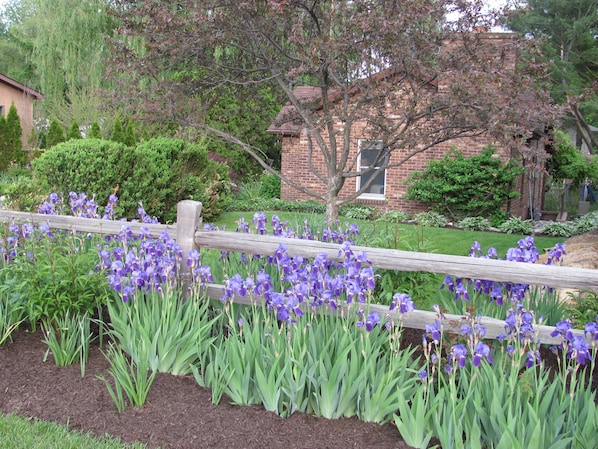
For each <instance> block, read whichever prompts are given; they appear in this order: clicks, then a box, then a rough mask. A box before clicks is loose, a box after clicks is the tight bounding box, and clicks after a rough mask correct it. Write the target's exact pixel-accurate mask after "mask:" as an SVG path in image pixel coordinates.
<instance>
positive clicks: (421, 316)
mask: <svg viewBox="0 0 598 449" xmlns="http://www.w3.org/2000/svg"><path fill="white" fill-rule="evenodd" d="M0 222H16V223H26V222H28V223H33V224H36V223H37V224H39V223H48V224H49V226H50V227H51V228H55V229H67V230H71V231H76V232H86V233H96V234H105V235H113V234H118V233H119V232H120V230H121V229H122V227H123V225H125V224H126V225H128V226H129V227H130V228H131V231H132V232H133V233H138V232H139V231H140V228H141V227H146V228H149V230H150V232H151V233H152V235H156V236H157V235H158V234H160V233H161V232H163V231H165V230H166V231H169V233H170V235H171V236H172V237H173V238H174V239H175V240H176V241H177V243H178V244H179V246H181V248H182V250H183V254H185V255H186V254H187V253H188V252H189V251H190V250H191V249H193V248H196V249H200V248H205V249H216V250H225V251H239V252H244V253H246V254H262V255H263V254H273V253H274V252H275V251H276V250H277V248H278V246H279V245H280V244H281V243H284V244H285V245H286V247H287V249H288V252H289V255H290V256H295V255H299V256H302V257H309V258H313V257H315V256H317V255H318V254H321V253H326V254H327V256H328V258H329V259H332V260H340V258H339V249H340V245H338V244H333V243H323V242H319V241H314V240H302V239H288V238H283V237H272V236H263V235H254V234H242V233H236V232H225V231H205V230H203V229H202V228H201V203H199V202H197V201H191V200H185V201H181V202H180V203H179V204H178V206H177V222H176V224H172V225H152V224H149V225H148V224H144V223H135V222H123V221H109V220H95V219H88V218H77V217H68V216H60V215H42V214H32V213H25V212H15V211H10V210H2V209H0ZM173 234H174V235H173ZM352 250H353V251H354V252H361V251H364V252H366V253H367V257H368V260H369V261H370V262H371V263H372V265H373V266H374V267H375V268H384V269H390V270H398V271H409V272H412V271H426V272H431V273H441V274H448V275H452V276H459V277H465V278H472V279H487V280H492V281H503V282H505V281H510V282H516V283H525V284H530V285H538V286H546V285H549V286H551V287H554V288H573V289H578V290H594V291H598V270H592V269H585V268H571V267H562V266H555V265H541V264H530V263H520V262H509V261H504V260H491V259H479V258H473V257H463V256H452V255H445V254H428V253H420V252H413V251H401V250H389V249H381V248H370V247H361V246H353V247H352ZM223 288H224V286H223V285H217V284H212V285H209V286H208V292H207V294H208V296H209V297H210V298H213V299H218V298H220V297H221V296H222V294H223ZM235 301H237V302H240V303H247V304H249V303H251V301H252V299H250V298H236V299H235ZM370 311H376V312H378V313H379V314H380V316H381V317H384V316H390V317H391V318H393V319H395V320H396V319H398V318H399V314H398V312H397V311H396V310H395V311H390V310H389V308H388V306H384V305H380V304H372V305H371V307H370ZM435 319H436V314H435V313H434V312H432V311H423V310H415V311H413V312H410V313H407V314H404V315H403V316H402V317H401V320H402V323H403V326H405V327H409V328H414V329H425V327H426V324H432V323H433V322H434V320H435ZM462 322H463V316H461V315H453V314H446V315H445V316H444V318H443V325H444V328H445V329H446V330H448V331H449V332H453V333H458V332H459V330H460V327H461V324H462ZM481 324H483V325H485V326H486V327H487V334H486V337H487V338H496V336H497V335H499V334H501V333H504V331H505V329H504V325H505V323H504V321H502V320H498V319H495V318H491V317H482V320H481ZM536 328H537V329H538V338H539V340H540V341H541V342H542V343H543V344H558V343H559V342H560V338H559V337H557V338H554V337H551V335H550V334H551V332H552V331H553V330H554V329H555V328H554V327H552V326H536ZM574 334H578V335H583V331H582V330H575V331H574Z"/></svg>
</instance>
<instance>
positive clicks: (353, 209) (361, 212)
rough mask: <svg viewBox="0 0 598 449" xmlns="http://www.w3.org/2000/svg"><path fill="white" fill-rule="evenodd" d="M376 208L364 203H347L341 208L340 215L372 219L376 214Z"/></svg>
mask: <svg viewBox="0 0 598 449" xmlns="http://www.w3.org/2000/svg"><path fill="white" fill-rule="evenodd" d="M376 212H377V211H376V208H375V207H371V206H364V205H362V204H345V205H343V206H341V207H340V208H339V215H342V216H343V217H347V218H352V219H353V220H371V219H373V218H375V216H376Z"/></svg>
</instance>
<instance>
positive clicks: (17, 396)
mask: <svg viewBox="0 0 598 449" xmlns="http://www.w3.org/2000/svg"><path fill="white" fill-rule="evenodd" d="M421 336H422V331H419V330H409V329H405V332H404V335H403V337H404V342H403V345H407V344H409V343H413V344H415V345H418V344H419V343H421ZM42 338H43V336H42V334H41V333H40V332H39V331H38V332H30V331H27V330H23V329H19V330H18V331H17V332H16V333H15V334H14V335H13V340H14V341H13V342H8V343H5V344H4V345H3V346H0V411H1V412H5V413H15V414H18V415H20V416H24V417H35V418H39V419H43V420H46V421H55V422H59V423H62V424H67V425H68V426H69V428H70V429H77V430H80V431H82V432H84V433H86V432H92V433H93V434H95V435H103V434H106V433H108V434H110V435H113V436H118V437H120V438H121V439H122V440H123V441H126V442H131V441H141V442H143V443H146V444H147V445H148V447H149V448H155V447H161V448H163V449H167V448H171V449H174V448H177V449H187V448H189V449H191V448H194V449H195V448H201V449H204V448H222V449H224V448H227V449H228V448H233V447H234V448H245V449H252V448H256V449H258V448H259V449H264V448H268V449H277V448H284V449H298V448H305V449H307V448H310V449H324V448H328V449H336V448H338V449H341V448H342V449H345V448H361V449H374V448H376V449H379V448H389V449H391V448H392V449H406V448H409V446H407V445H406V444H405V443H404V442H403V441H402V440H401V437H400V435H399V432H398V430H397V429H396V427H395V426H394V425H393V424H386V425H383V426H380V425H377V424H372V423H364V422H361V421H359V420H358V419H357V418H343V419H338V420H328V419H324V418H317V417H315V416H312V415H305V414H301V413H295V414H294V415H292V416H291V417H290V418H287V419H283V418H280V417H278V416H276V415H275V414H273V413H270V412H267V411H265V410H264V409H263V408H262V407H260V406H250V407H241V406H233V405H230V404H228V403H227V402H226V398H223V400H222V401H221V403H220V404H219V405H213V404H212V402H211V395H210V391H209V390H208V389H205V388H200V387H199V386H198V385H197V383H196V382H195V380H194V379H193V377H192V376H185V377H177V376H171V375H168V374H158V375H157V376H156V379H155V381H154V384H153V385H152V388H151V391H150V394H149V397H148V401H147V403H146V404H145V405H144V406H143V407H141V408H131V407H128V408H127V409H125V411H124V412H122V413H121V414H118V413H117V412H116V408H115V406H114V404H113V402H112V399H111V398H110V395H109V394H108V391H107V390H106V386H105V385H104V383H103V381H101V380H99V379H98V378H97V377H96V376H97V375H104V376H106V377H109V375H108V373H107V368H108V363H107V361H106V359H105V357H104V356H103V355H102V354H101V352H100V349H99V347H98V346H97V344H96V345H92V348H91V351H90V357H89V362H88V365H87V369H86V373H85V377H83V378H82V377H81V372H80V367H79V365H73V366H68V367H57V366H55V365H54V363H53V361H52V358H51V357H49V360H48V362H46V363H44V362H43V357H44V353H45V351H46V345H45V344H44V343H42V341H41V340H42ZM542 357H543V359H544V363H545V364H546V365H547V366H549V367H552V368H556V366H557V365H556V358H555V357H554V355H553V354H552V353H551V352H550V351H549V350H547V349H546V350H544V349H543V350H542ZM596 371H598V370H596ZM593 384H594V387H596V386H597V385H598V373H597V372H594V373H593Z"/></svg>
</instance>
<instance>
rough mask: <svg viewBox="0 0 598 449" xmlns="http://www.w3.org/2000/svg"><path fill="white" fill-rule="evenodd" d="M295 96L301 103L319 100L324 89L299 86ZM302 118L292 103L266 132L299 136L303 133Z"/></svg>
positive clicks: (284, 108)
mask: <svg viewBox="0 0 598 449" xmlns="http://www.w3.org/2000/svg"><path fill="white" fill-rule="evenodd" d="M293 94H294V95H295V97H296V98H297V100H299V101H300V102H304V101H310V100H313V101H315V100H319V99H320V97H321V95H322V89H321V88H319V87H315V86H298V87H296V88H295V90H294V91H293ZM299 119H300V117H299V114H298V113H297V111H296V110H295V106H293V105H292V104H291V103H287V104H285V105H284V106H283V107H282V109H281V110H280V112H279V113H278V115H277V116H276V118H275V119H274V121H273V122H272V123H271V124H270V126H269V127H268V129H267V130H266V132H267V133H268V134H280V135H283V136H298V135H299V134H300V132H301V123H300V121H299Z"/></svg>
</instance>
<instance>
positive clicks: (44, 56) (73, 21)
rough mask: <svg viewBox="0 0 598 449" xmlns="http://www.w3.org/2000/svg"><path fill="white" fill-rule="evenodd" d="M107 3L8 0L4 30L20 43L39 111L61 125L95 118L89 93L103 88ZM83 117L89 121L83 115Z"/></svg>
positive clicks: (92, 0)
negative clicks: (34, 78) (39, 96)
mask: <svg viewBox="0 0 598 449" xmlns="http://www.w3.org/2000/svg"><path fill="white" fill-rule="evenodd" d="M107 5H108V0H13V1H12V9H13V11H14V14H13V20H12V22H11V23H10V24H9V29H8V32H9V33H10V34H11V35H12V36H14V37H15V40H17V41H19V42H22V43H23V46H24V47H26V48H27V49H28V51H29V58H30V60H31V62H32V64H33V65H34V66H35V71H36V73H37V75H38V77H39V81H38V83H39V89H40V90H41V91H42V92H43V93H44V94H45V96H46V100H45V102H44V109H45V112H46V113H47V114H48V115H52V116H55V117H57V118H58V119H59V120H60V121H61V122H62V123H63V125H64V126H68V125H70V123H71V122H72V121H73V119H74V118H75V117H76V118H77V119H78V120H79V121H81V122H83V121H85V122H89V123H91V122H93V121H96V120H98V117H97V115H95V114H93V113H92V111H94V110H96V111H97V109H98V105H99V104H100V102H101V99H100V98H99V96H97V95H96V94H95V92H96V91H97V90H98V89H99V88H102V87H106V85H105V81H104V79H105V64H104V63H103V59H104V57H105V55H106V51H107V47H106V43H105V37H106V36H109V35H111V34H112V31H113V29H114V21H113V20H112V18H111V17H110V16H109V15H108V14H107V13H106V7H107ZM88 116H89V117H88Z"/></svg>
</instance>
